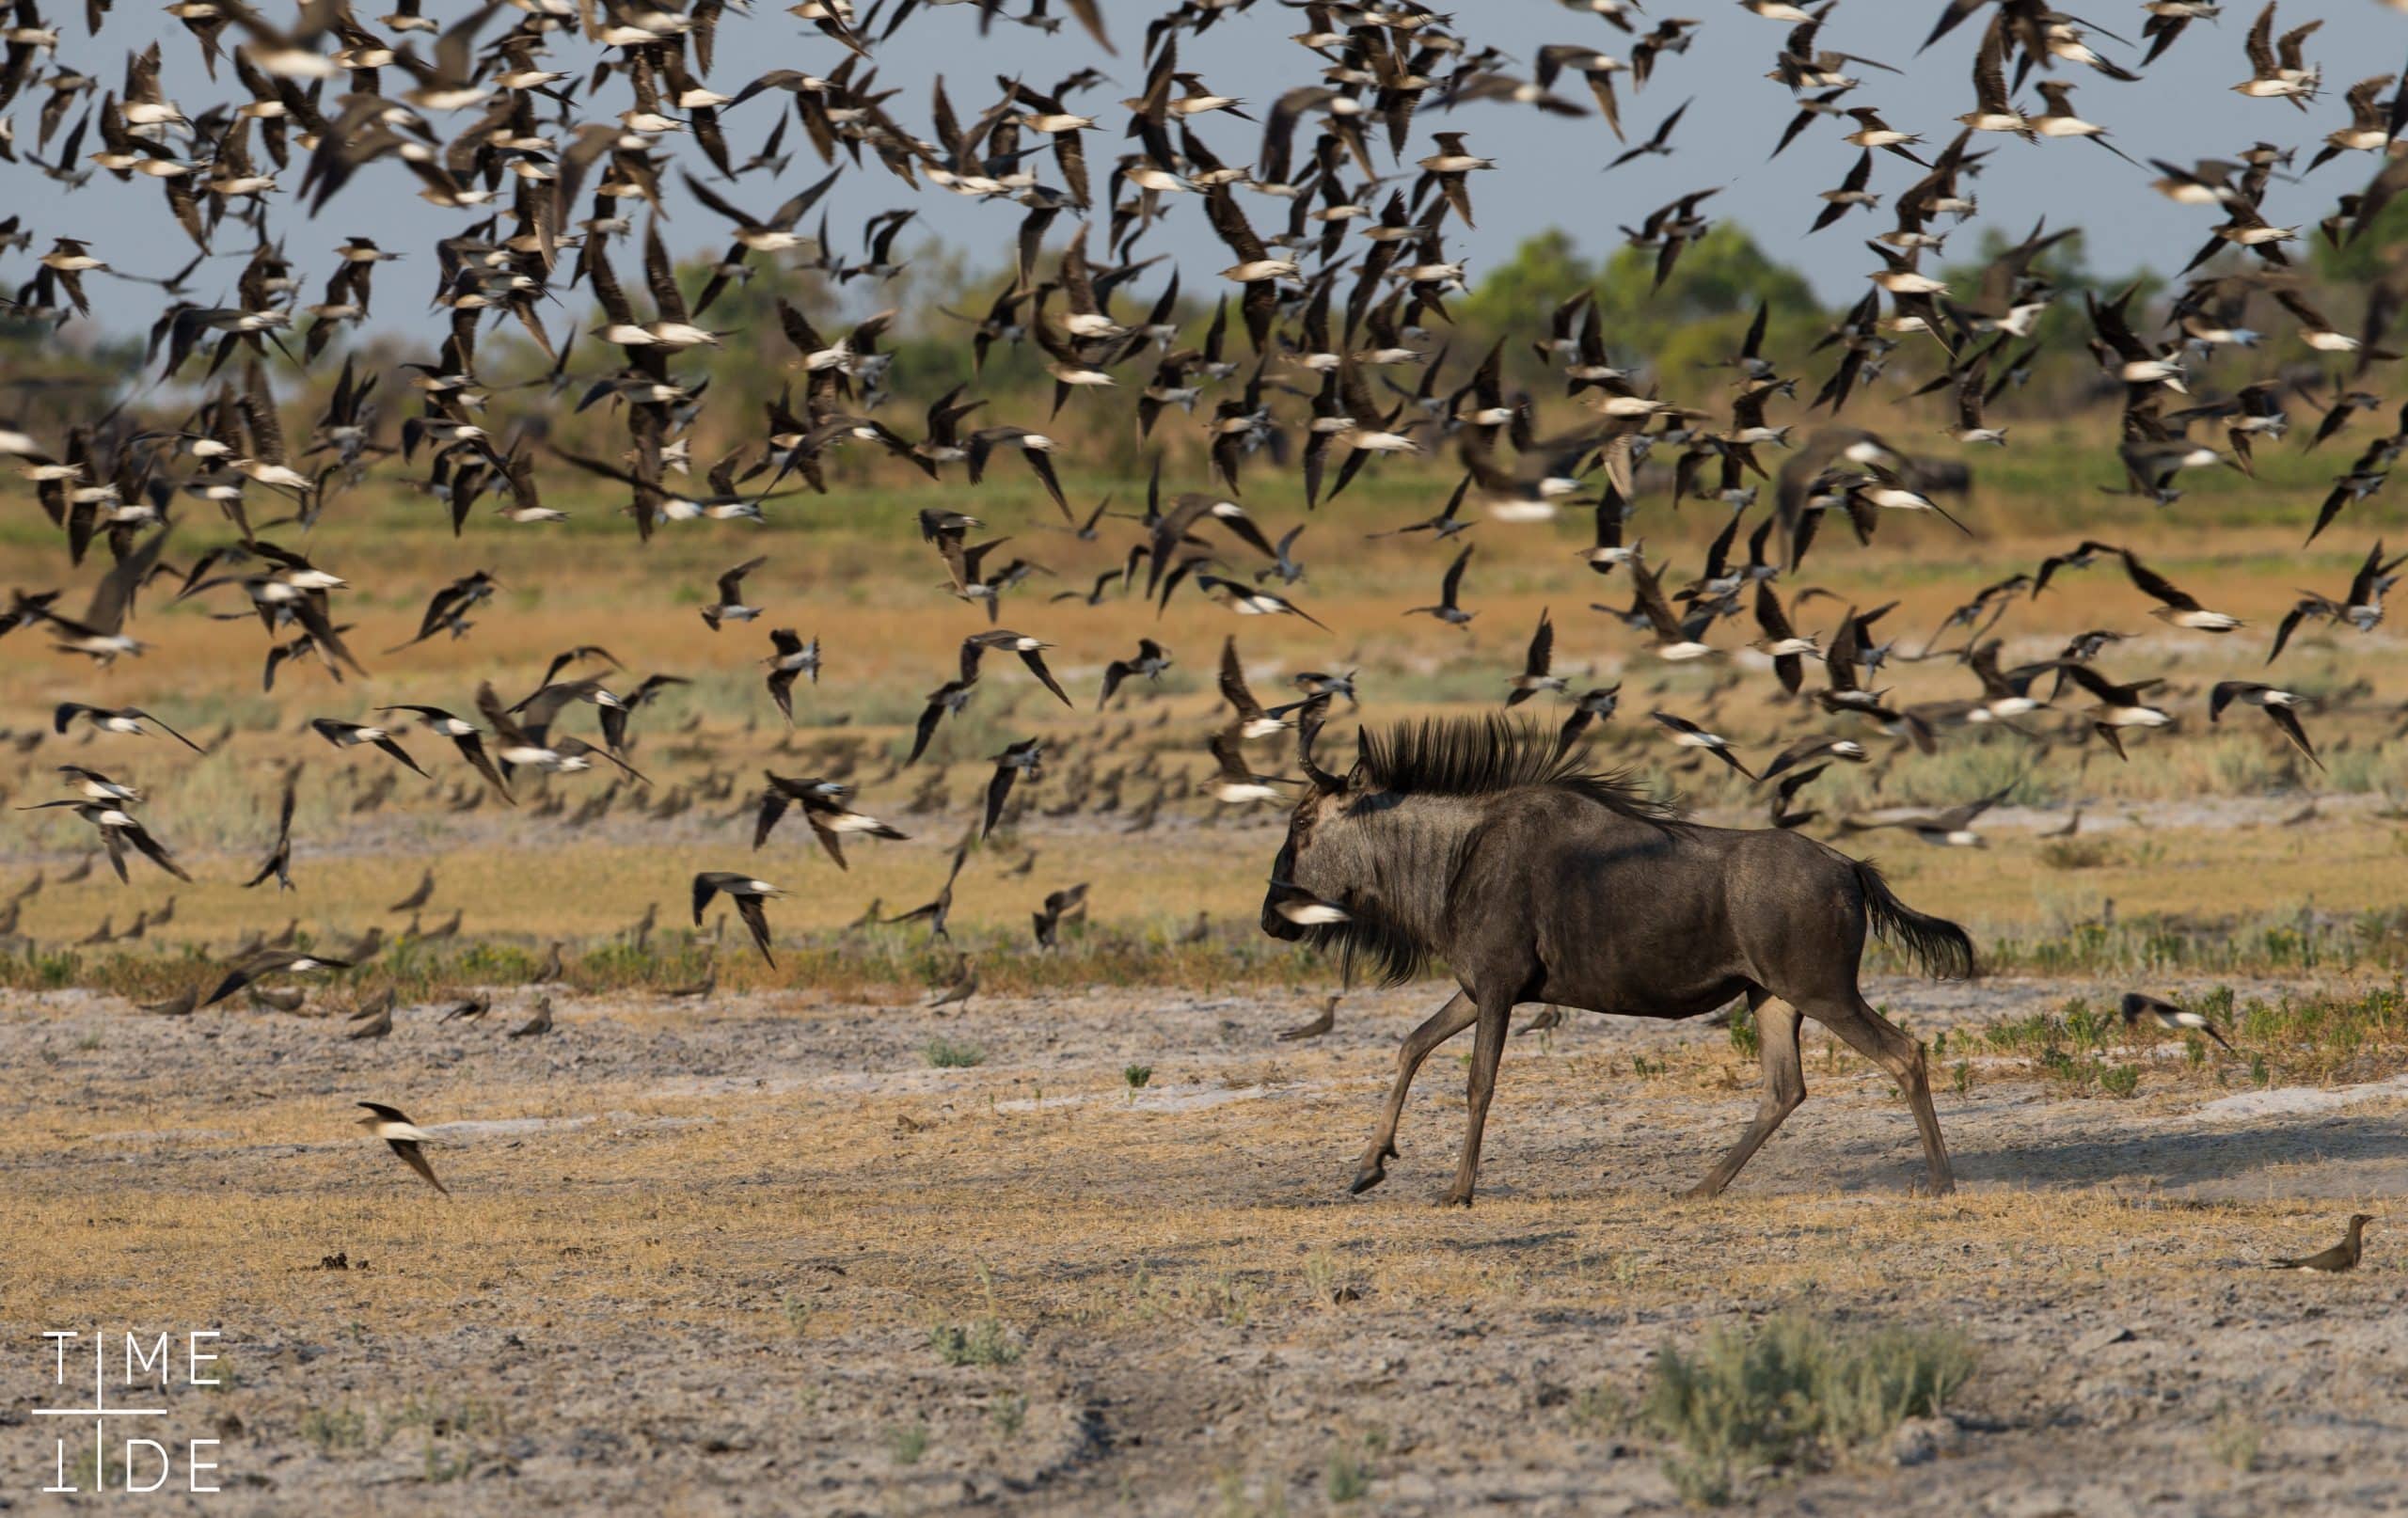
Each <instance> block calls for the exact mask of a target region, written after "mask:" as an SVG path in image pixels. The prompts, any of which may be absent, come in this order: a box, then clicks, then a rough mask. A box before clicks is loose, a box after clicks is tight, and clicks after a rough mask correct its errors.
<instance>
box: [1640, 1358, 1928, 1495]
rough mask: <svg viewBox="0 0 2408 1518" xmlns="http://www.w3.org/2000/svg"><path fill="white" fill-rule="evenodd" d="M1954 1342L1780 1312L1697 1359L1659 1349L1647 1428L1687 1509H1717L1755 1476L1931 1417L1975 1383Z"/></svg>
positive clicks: (1812, 1461) (1828, 1456)
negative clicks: (1846, 1331)
mask: <svg viewBox="0 0 2408 1518" xmlns="http://www.w3.org/2000/svg"><path fill="white" fill-rule="evenodd" d="M1972 1368H1973V1353H1972V1348H1971V1347H1970V1346H1969V1345H1968V1344H1967V1343H1966V1342H1965V1340H1964V1338H1963V1337H1962V1336H1960V1335H1957V1334H1955V1333H1952V1332H1947V1331H1938V1330H1926V1329H1883V1330H1880V1331H1878V1332H1876V1333H1872V1334H1867V1335H1863V1336H1849V1337H1843V1336H1839V1335H1837V1334H1835V1333H1834V1332H1833V1331H1832V1330H1830V1329H1829V1328H1827V1327H1825V1326H1823V1325H1822V1324H1819V1323H1816V1322H1814V1321H1813V1320H1808V1319H1804V1318H1799V1317H1792V1316H1783V1317H1777V1318H1773V1319H1769V1320H1766V1322H1765V1323H1764V1324H1763V1325H1762V1326H1761V1327H1759V1328H1758V1329H1756V1330H1755V1331H1754V1332H1748V1331H1745V1330H1735V1329H1718V1330H1716V1331H1715V1332H1714V1333H1712V1334H1710V1335H1708V1336H1706V1339H1705V1341H1704V1343H1703V1344H1702V1345H1701V1346H1700V1347H1699V1348H1698V1350H1697V1351H1696V1352H1695V1353H1693V1354H1690V1353H1684V1352H1682V1351H1680V1350H1679V1349H1678V1348H1676V1347H1674V1346H1671V1345H1667V1346H1666V1347H1665V1349H1664V1351H1663V1352H1662V1353H1661V1354H1659V1355H1658V1356H1657V1357H1656V1375H1655V1381H1654V1383H1653V1384H1651V1385H1650V1387H1649V1388H1648V1394H1647V1400H1646V1405H1645V1412H1646V1415H1647V1417H1648V1420H1649V1421H1650V1422H1651V1423H1653V1424H1654V1425H1655V1427H1656V1430H1657V1431H1659V1432H1660V1433H1661V1434H1662V1435H1663V1436H1664V1437H1665V1438H1667V1439H1669V1440H1671V1442H1672V1443H1674V1444H1675V1445H1677V1446H1678V1447H1679V1448H1680V1451H1681V1452H1680V1453H1679V1454H1677V1455H1674V1456H1671V1457H1670V1458H1668V1459H1667V1461H1666V1462H1665V1467H1664V1469H1665V1474H1666V1475H1667V1476H1669V1477H1670V1478H1671V1480H1672V1484H1673V1485H1674V1486H1675V1487H1676V1488H1678V1489H1679V1491H1680V1493H1681V1494H1682V1495H1683V1496H1684V1497H1686V1498H1687V1499H1688V1500H1690V1501H1692V1502H1700V1503H1705V1504H1709V1505H1719V1504H1721V1503H1724V1502H1728V1501H1729V1500H1731V1498H1732V1496H1733V1495H1734V1494H1735V1493H1736V1491H1737V1489H1738V1487H1739V1484H1740V1483H1741V1482H1742V1481H1744V1480H1746V1479H1747V1478H1750V1477H1751V1476H1754V1475H1756V1474H1758V1473H1760V1472H1766V1471H1774V1472H1778V1471H1782V1470H1788V1469H1799V1468H1808V1469H1811V1468H1814V1467H1816V1466H1819V1465H1824V1464H1828V1463H1830V1461H1831V1460H1832V1459H1834V1458H1835V1457H1836V1456H1838V1455H1840V1454H1842V1453H1844V1452H1845V1451H1846V1450H1847V1449H1849V1448H1852V1447H1857V1446H1860V1445H1862V1444H1865V1443H1867V1442H1869V1441H1871V1440H1874V1439H1877V1438H1879V1437H1880V1436H1882V1435H1883V1434H1886V1433H1888V1432H1889V1431H1891V1430H1893V1429H1894V1428H1896V1427H1897V1426H1898V1424H1899V1423H1900V1422H1901V1421H1902V1420H1904V1419H1906V1418H1909V1417H1921V1416H1929V1415H1935V1414H1937V1413H1939V1412H1940V1411H1941V1408H1942V1407H1943V1406H1944V1405H1945V1403H1946V1401H1947V1399H1948V1398H1949V1397H1950V1396H1951V1395H1952V1394H1953V1393H1955V1392H1956V1390H1957V1388H1958V1387H1960V1386H1962V1385H1963V1384H1965V1381H1966V1379H1967V1378H1968V1377H1969V1376H1971V1375H1972Z"/></svg>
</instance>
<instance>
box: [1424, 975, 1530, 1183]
mask: <svg viewBox="0 0 2408 1518" xmlns="http://www.w3.org/2000/svg"><path fill="white" fill-rule="evenodd" d="M1512 1020H1513V1000H1512V999H1511V998H1510V997H1497V998H1495V999H1494V1001H1493V1002H1482V1003H1481V1004H1480V1010H1479V1031H1478V1032H1476V1033H1475V1034H1473V1035H1472V1048H1471V1079H1470V1081H1469V1083H1468V1088H1467V1090H1466V1093H1465V1108H1466V1111H1465V1120H1464V1155H1463V1159H1462V1160H1460V1161H1459V1162H1456V1165H1455V1183H1454V1184H1453V1185H1452V1186H1450V1187H1448V1188H1447V1194H1446V1196H1445V1198H1444V1199H1443V1200H1442V1201H1441V1203H1440V1205H1441V1206H1444V1207H1469V1206H1471V1193H1472V1187H1473V1185H1474V1184H1475V1183H1476V1182H1477V1181H1478V1180H1479V1179H1480V1134H1481V1129H1482V1128H1484V1127H1486V1126H1487V1123H1488V1099H1489V1098H1491V1097H1493V1096H1495V1095H1497V1065H1498V1064H1499V1063H1500V1062H1502V1061H1503V1059H1504V1057H1505V1031H1506V1028H1507V1025H1508V1024H1509V1023H1511V1022H1512Z"/></svg>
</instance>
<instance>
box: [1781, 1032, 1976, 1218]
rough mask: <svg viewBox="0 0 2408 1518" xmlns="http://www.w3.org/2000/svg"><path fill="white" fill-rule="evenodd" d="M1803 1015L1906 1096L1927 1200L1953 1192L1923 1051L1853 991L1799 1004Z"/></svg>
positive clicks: (1954, 1177) (1952, 1177)
mask: <svg viewBox="0 0 2408 1518" xmlns="http://www.w3.org/2000/svg"><path fill="white" fill-rule="evenodd" d="M1803 1010H1804V1011H1805V1013H1806V1015H1807V1016H1809V1017H1811V1018H1813V1019H1814V1020H1815V1021H1817V1022H1819V1023H1821V1024H1822V1025H1823V1026H1825V1027H1826V1028H1829V1029H1830V1030H1831V1032H1833V1033H1835V1034H1837V1035H1838V1036H1840V1037H1841V1038H1842V1039H1844V1040H1845V1041H1846V1044H1847V1046H1848V1047H1849V1048H1851V1049H1853V1050H1855V1051H1856V1052H1858V1053H1860V1054H1862V1055H1863V1056H1864V1057H1865V1058H1866V1059H1869V1060H1871V1061H1872V1062H1873V1063H1874V1064H1876V1065H1878V1066H1880V1067H1881V1068H1882V1069H1884V1070H1886V1071H1887V1072H1889V1076H1890V1079H1891V1080H1893V1081H1895V1082H1897V1083H1898V1089H1899V1090H1901V1091H1903V1092H1905V1093H1906V1094H1907V1106H1908V1107H1909V1109H1910V1110H1911V1111H1912V1112H1913V1113H1914V1115H1915V1127H1916V1129H1917V1130H1919V1131H1921V1132H1922V1134H1923V1159H1924V1164H1925V1168H1926V1169H1928V1170H1929V1171H1930V1173H1931V1175H1930V1178H1931V1194H1933V1195H1934V1196H1945V1195H1947V1194H1949V1193H1950V1192H1953V1191H1955V1190H1956V1189H1957V1173H1956V1172H1955V1171H1954V1170H1953V1169H1951V1168H1950V1167H1949V1164H1948V1146H1947V1145H1945V1144H1943V1143H1941V1138H1940V1117H1939V1115H1937V1114H1935V1113H1934V1112H1933V1111H1932V1110H1931V1081H1930V1079H1929V1077H1928V1076H1927V1075H1926V1073H1925V1067H1924V1053H1923V1045H1921V1044H1919V1043H1917V1042H1916V1041H1915V1040H1914V1039H1912V1038H1910V1037H1909V1036H1907V1034H1906V1032H1905V1031H1904V1030H1902V1029H1901V1028H1899V1027H1898V1025H1897V1024H1895V1023H1893V1022H1892V1021H1891V1020H1889V1019H1887V1018H1885V1017H1883V1016H1882V1015H1881V1014H1880V1013H1878V1012H1876V1011H1874V1010H1873V1008H1872V1007H1870V1006H1868V1005H1867V1004H1865V1001H1864V998H1863V997H1862V996H1861V995H1858V994H1856V993H1855V992H1853V991H1851V992H1848V993H1846V994H1845V995H1843V996H1838V997H1832V998H1828V999H1825V1000H1820V1001H1809V1002H1806V1003H1804V1004H1803Z"/></svg>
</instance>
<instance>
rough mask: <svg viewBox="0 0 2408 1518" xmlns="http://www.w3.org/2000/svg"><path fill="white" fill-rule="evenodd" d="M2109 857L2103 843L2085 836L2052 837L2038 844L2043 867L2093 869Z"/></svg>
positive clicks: (2052, 868) (2053, 868)
mask: <svg viewBox="0 0 2408 1518" xmlns="http://www.w3.org/2000/svg"><path fill="white" fill-rule="evenodd" d="M2111 858H2113V856H2112V855H2111V854H2109V853H2108V851H2107V846H2106V845H2105V844H2103V843H2099V842H2096V841H2094V840H2091V839H2087V838H2079V839H2077V838H2052V839H2051V840H2049V842H2047V843H2045V844H2042V845H2041V846H2040V855H2039V859H2040V864H2041V867H2042V868H2044V869H2051V870H2095V869H2097V868H2099V866H2100V865H2102V864H2104V863H2106V862H2108V861H2109V860H2110V859H2111Z"/></svg>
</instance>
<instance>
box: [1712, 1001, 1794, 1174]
mask: <svg viewBox="0 0 2408 1518" xmlns="http://www.w3.org/2000/svg"><path fill="white" fill-rule="evenodd" d="M1748 1010H1749V1011H1750V1012H1751V1013H1753V1014H1754V1015H1755V1020H1756V1037H1757V1040H1758V1046H1759V1048H1760V1049H1761V1050H1762V1052H1763V1055H1764V1067H1765V1088H1764V1096H1763V1098H1762V1099H1759V1100H1758V1102H1757V1103H1756V1115H1755V1120H1754V1121H1753V1122H1751V1123H1750V1124H1749V1125H1748V1131H1746V1132H1744V1133H1742V1134H1740V1135H1739V1142H1738V1143H1736V1144H1734V1145H1733V1146H1731V1152H1730V1153H1728V1154H1726V1155H1724V1156H1723V1157H1722V1160H1721V1162H1720V1163H1719V1164H1717V1165H1716V1166H1715V1167H1714V1168H1713V1170H1711V1171H1710V1172H1708V1173H1707V1175H1706V1178H1704V1179H1703V1180H1701V1181H1699V1182H1698V1183H1697V1184H1696V1185H1694V1186H1692V1187H1690V1188H1689V1189H1688V1190H1687V1191H1686V1192H1684V1193H1682V1195H1684V1196H1691V1197H1700V1196H1719V1195H1720V1194H1721V1193H1722V1188H1723V1187H1725V1186H1728V1185H1730V1184H1731V1179H1732V1178H1733V1177H1735V1176H1736V1175H1737V1174H1738V1173H1739V1170H1740V1167H1741V1166H1743V1165H1745V1164H1746V1163H1747V1162H1748V1161H1749V1159H1750V1158H1751V1156H1752V1155H1754V1153H1755V1152H1756V1149H1757V1147H1758V1146H1760V1145H1762V1144H1763V1143H1764V1141H1765V1140H1766V1139H1768V1138H1770V1137H1772V1134H1773V1130H1774V1129H1777V1128H1779V1127H1780V1126H1781V1124H1782V1119H1783V1118H1785V1117H1787V1116H1788V1115H1790V1114H1791V1113H1794V1112H1796V1111H1797V1110H1798V1103H1799V1102H1802V1101H1804V1100H1805V1099H1806V1072H1805V1069H1804V1068H1803V1067H1801V1066H1800V1065H1799V1063H1798V1009H1797V1008H1796V1007H1794V1006H1792V1005H1790V1004H1788V1003H1787V1002H1784V1001H1782V1000H1780V999H1779V998H1777V997H1774V996H1772V995H1771V994H1770V993H1768V992H1766V991H1762V990H1751V991H1750V992H1749V993H1748Z"/></svg>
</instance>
